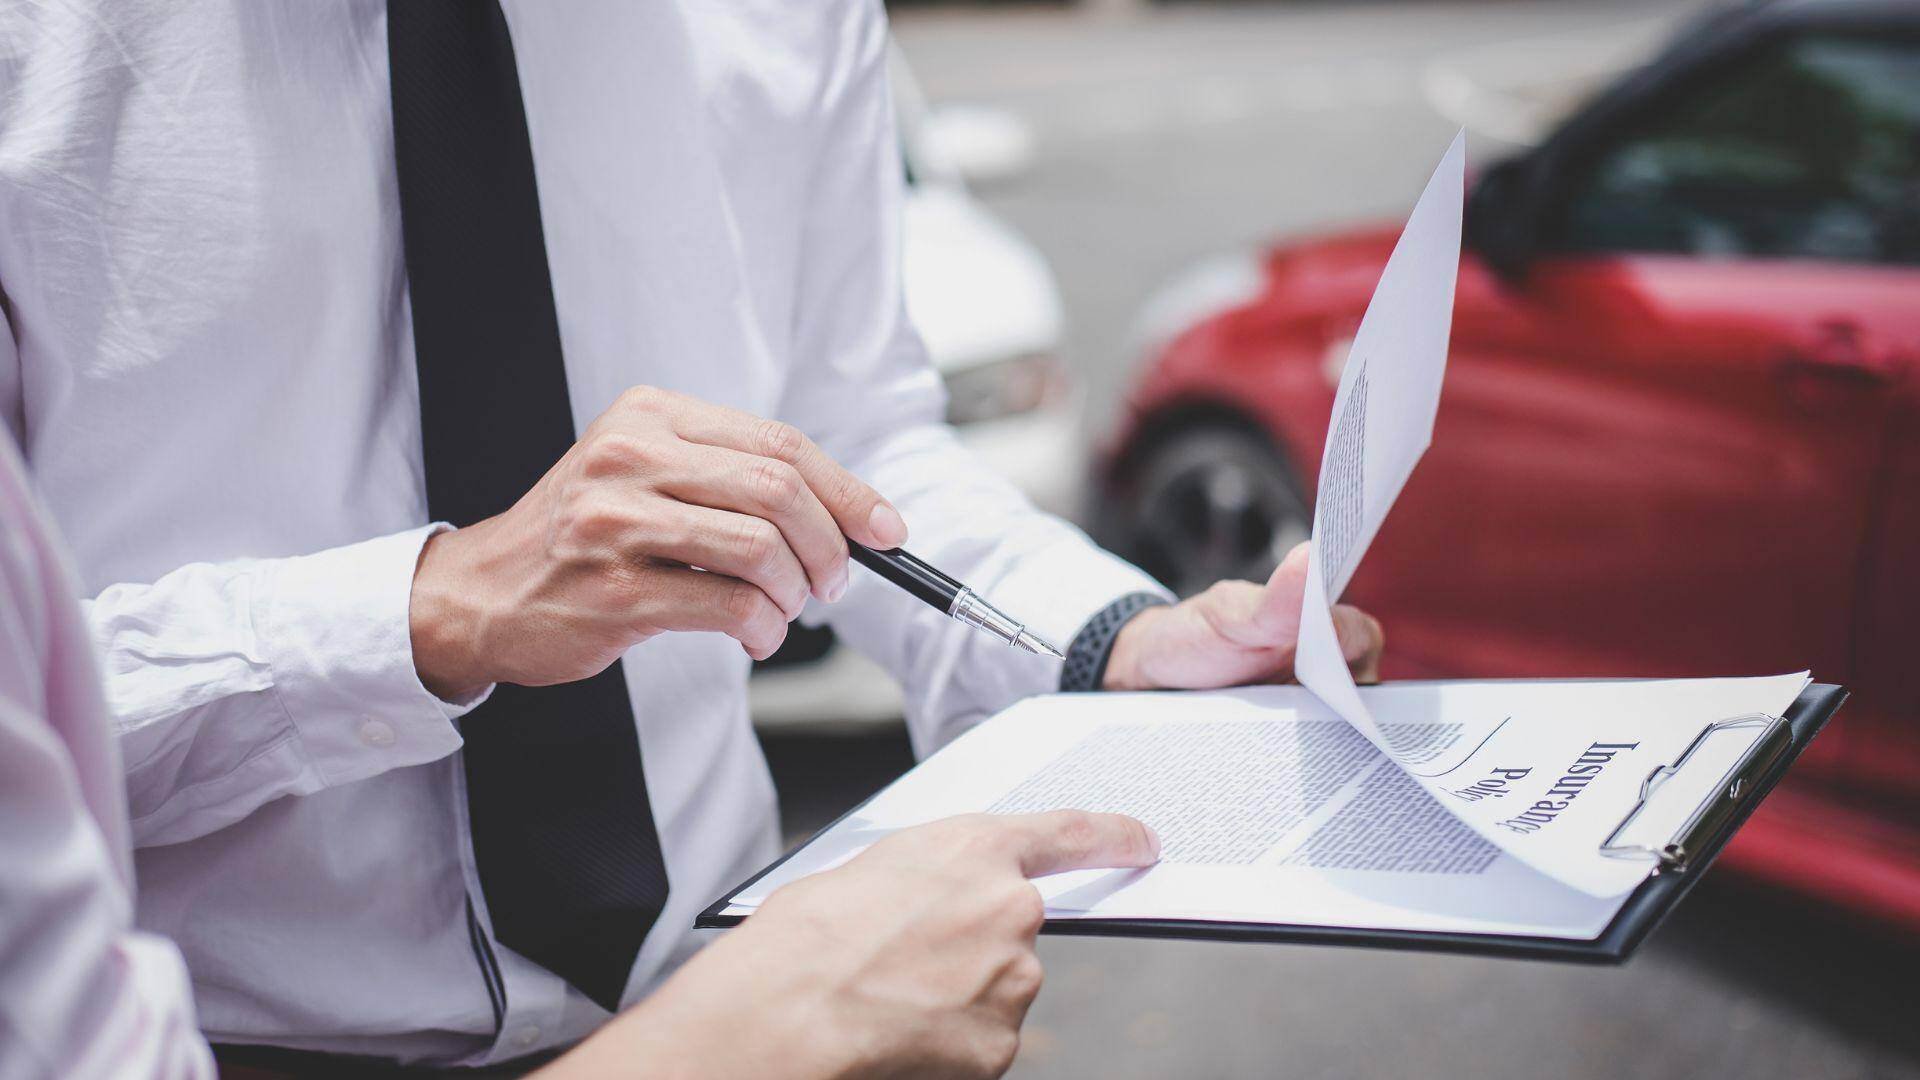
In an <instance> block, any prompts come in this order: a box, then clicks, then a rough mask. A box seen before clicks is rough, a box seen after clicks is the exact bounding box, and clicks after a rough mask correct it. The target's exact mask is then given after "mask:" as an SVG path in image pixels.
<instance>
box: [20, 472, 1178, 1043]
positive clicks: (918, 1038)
mask: <svg viewBox="0 0 1920 1080" xmlns="http://www.w3.org/2000/svg"><path fill="white" fill-rule="evenodd" d="M69 578H70V575H69V574H68V573H67V572H66V570H65V567H64V560H63V559H62V557H61V555H60V554H59V552H58V549H57V545H56V544H55V543H54V540H53V538H52V530H51V528H50V527H49V526H48V524H47V523H46V521H45V519H44V517H43V515H42V514H41V513H40V511H39V509H38V507H36V506H35V505H34V501H33V499H32V497H31V496H30V495H29V493H28V489H27V481H26V476H25V474H24V473H23V472H22V470H21V464H20V460H19V457H18V455H17V453H16V452H15V450H14V447H13V442H12V440H11V439H5V438H0V820H4V821H6V822H7V823H8V827H7V828H6V829H5V830H4V831H0V1078H6V1080H12V1078H14V1077H41V1076H48V1077H52V1076H60V1077H69V1078H74V1080H87V1078H91V1077H96V1076H98V1077H105V1076H115V1077H132V1078H146V1077H152V1078H156V1080H158V1078H169V1077H182V1078H185V1077H202V1076H211V1075H212V1071H213V1061H212V1059H211V1057H210V1056H209V1055H208V1053H207V1045H206V1042H205V1041H204V1040H203V1039H201V1037H200V1033H199V1032H198V1031H196V1030H194V1022H193V1002H192V1000H191V999H190V998H189V996H188V993H189V991H188V987H187V979H186V970H185V968H183V967H182V965H181V963H180V954H179V953H178V952H177V951H176V950H175V949H174V948H173V947H172V945H171V944H169V943H168V942H167V941H166V940H165V939H163V938H159V937H156V936H154V935H152V934H146V933H141V932H139V931H136V930H134V929H132V927H131V925H130V920H131V916H132V907H133V904H132V897H131V891H132V889H131V882H130V876H131V873H132V866H131V858H130V856H129V850H128V839H127V817H126V809H125V807H126V800H125V797H124V795H123V794H122V792H121V789H120V763H119V755H118V754H117V753H116V752H115V748H114V744H113V727H112V722H111V719H110V718H109V717H108V715H107V711H106V703H105V701H104V700H103V699H102V697H101V694H100V680H99V674H98V671H97V670H96V668H95V666H94V663H93V656H92V652H91V648H90V646H89V644H88V642H87V637H86V631H85V629H84V625H83V623H82V620H81V615H80V610H79V607H78V605H76V604H75V602H74V599H73V594H72V588H73V586H72V582H71V581H70V580H69ZM1155 847H1156V844H1155V838H1154V837H1153V835H1152V834H1151V833H1150V832H1148V831H1147V830H1146V829H1144V828H1142V827H1141V826H1140V825H1139V823H1137V822H1133V821H1130V820H1128V819H1125V818H1121V817H1117V816H1115V815H1112V814H1087V813H1081V812H1078V811H1060V812H1058V813H1054V814H1044V815H1028V816H1019V815H1015V816H1008V817H1000V818H986V817H974V818H970V819H959V818H956V819H953V820H951V821H947V822H940V823H938V824H935V825H930V826H925V827H922V828H920V829H916V830H910V831H908V832H904V833H901V834H900V835H898V836H894V837H889V838H888V839H887V840H885V841H883V842H882V843H880V844H877V845H875V846H874V847H873V848H871V849H870V850H868V851H867V852H865V853H863V854H862V855H860V856H859V857H857V858H855V859H853V860H852V861H850V862H849V863H848V864H847V865H846V866H844V867H841V868H840V869H837V870H834V871H831V872H829V873H827V874H823V875H821V876H819V877H818V878H815V879H813V880H812V881H809V882H805V883H800V884H796V885H794V886H792V887H789V888H786V889H782V890H780V891H779V892H777V893H775V894H774V895H773V896H772V897H769V898H768V903H767V907H766V909H765V910H764V911H763V912H761V913H760V914H759V915H757V916H755V917H754V919H753V921H752V924H751V925H750V926H749V927H747V928H745V929H743V930H741V931H740V932H738V933H735V934H732V935H729V936H728V937H727V939H726V940H725V943H724V944H723V945H722V946H720V947H718V948H714V949H710V950H708V951H707V952H706V953H704V954H703V955H701V956H700V957H697V958H696V959H695V960H694V961H693V962H691V963H689V964H687V965H686V966H685V967H683V968H681V969H680V970H679V971H678V972H677V973H675V975H674V976H673V978H671V979H669V980H668V981H667V983H666V985H665V986H664V987H662V988H661V989H660V990H659V991H658V992H656V993H654V994H653V995H652V996H650V997H648V998H647V999H646V1000H645V1001H644V1002H642V1003H640V1004H639V1005H637V1006H635V1007H634V1008H632V1009H629V1010H627V1011H626V1012H624V1013H622V1014H621V1015H620V1016H619V1017H617V1018H615V1019H614V1020H613V1021H612V1022H611V1023H609V1024H608V1025H606V1026H605V1027H603V1028H602V1029H601V1030H600V1031H599V1033H597V1034H596V1035H594V1036H593V1037H592V1038H590V1039H588V1040H587V1042H586V1044H585V1045H583V1046H581V1047H580V1048H578V1049H576V1050H574V1051H573V1052H571V1053H569V1054H568V1055H566V1056H565V1057H563V1058H561V1059H560V1060H559V1061H557V1062H555V1063H554V1064H553V1066H552V1067H551V1069H550V1070H549V1072H550V1074H551V1075H552V1076H553V1077H555V1078H556V1080H558V1078H561V1077H567V1076H582V1077H588V1076H591V1077H614V1076H633V1075H641V1074H644V1075H649V1076H663V1075H668V1074H676V1075H686V1076H766V1075H772V1074H774V1073H779V1074H781V1075H785V1076H807V1077H831V1076H848V1075H859V1074H881V1075H898V1074H902V1073H924V1072H929V1071H931V1072H939V1073H942V1074H951V1075H961V1076H991V1075H997V1074H999V1073H1000V1072H1001V1071H1003V1070H1004V1069H1005V1068H1006V1066H1007V1064H1008V1062H1010V1061H1011V1060H1012V1056H1013V1048H1014V1047H1015V1046H1016V1045H1017V1044H1018V1031H1019V1027H1020V1021H1021V1018H1022V1017H1024V1016H1025V1014H1026V1010H1027V1006H1028V1005H1029V1004H1030V1003H1031V1002H1032V1000H1033V995H1034V992H1035V991H1037V990H1038V989H1039V985H1040V980H1039V961H1038V960H1036V959H1035V958H1034V956H1033V936H1034V931H1035V929H1036V928H1037V927H1038V925H1039V915H1040V903H1039V895H1038V894H1037V893H1036V892H1035V891H1034V890H1033V888H1032V887H1031V886H1029V885H1027V884H1026V883H1025V880H1024V875H1026V874H1042V873H1047V872H1050V871H1053V870H1061V869H1066V868H1068V867H1070V866H1089V865H1103V866H1104V865H1114V866H1131V865H1145V864H1147V863H1149V862H1151V861H1152V859H1153V854H1154V850H1155ZM877 986H886V987H889V988H891V989H893V990H894V991H895V992H894V993H892V994H890V995H885V996H883V995H877V994H875V993H873V992H872V990H873V988H875V987H877Z"/></svg>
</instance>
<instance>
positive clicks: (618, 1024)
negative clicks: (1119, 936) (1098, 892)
mask: <svg viewBox="0 0 1920 1080" xmlns="http://www.w3.org/2000/svg"><path fill="white" fill-rule="evenodd" d="M1159 854H1160V842H1159V839H1158V838H1157V837H1155V836H1154V835H1153V832H1152V830H1150V829H1148V828H1147V827H1146V826H1145V825H1143V824H1141V823H1140V822H1138V821H1135V820H1134V819H1132V818H1127V817H1120V816H1118V815H1115V814H1092V813H1086V812H1083V811H1078V810H1061V811H1055V812H1053V813H1049V814H1027V815H1009V816H1000V817H993V816H988V815H983V814H975V815H969V816H966V817H958V818H950V819H948V820H946V821H939V822H935V823H933V824H931V825H923V826H921V827H919V828H917V829H909V830H906V831H903V832H900V833H896V834H894V835H893V836H890V837H888V838H887V839H885V840H882V841H880V842H879V843H877V844H875V845H874V846H873V847H872V848H870V849H869V850H867V851H866V852H865V853H863V854H861V855H860V856H859V857H858V858H855V859H853V860H852V861H850V862H848V863H847V864H846V865H845V866H843V867H840V868H839V869H837V870H831V871H828V872H826V873H823V874H817V875H815V876H813V877H809V878H805V879H803V880H801V881H797V882H795V883H793V884H791V885H788V886H787V887H785V888H783V889H781V890H780V891H778V892H776V893H774V894H773V895H772V896H770V897H768V898H767V901H766V903H764V904H763V905H761V908H760V911H759V912H758V913H757V914H755V915H754V916H753V917H751V918H749V919H748V920H747V922H746V924H745V925H744V926H742V927H741V928H740V929H738V930H735V931H734V932H732V933H731V934H728V935H727V936H726V937H723V938H721V939H720V940H719V941H718V942H716V943H715V944H713V945H712V946H711V947H709V948H708V949H706V950H705V951H704V952H702V953H701V954H700V955H699V956H697V957H695V958H694V959H693V960H692V961H690V962H689V963H688V964H687V966H686V967H685V968H683V969H681V971H680V972H679V973H678V974H676V975H675V976H674V977H673V978H672V979H671V980H669V981H668V982H667V984H666V985H665V986H664V987H662V988H661V989H660V991H659V992H658V993H656V994H655V995H654V996H653V997H651V998H649V999H647V1000H646V1001H644V1002H641V1003H640V1004H639V1005H637V1006H635V1007H634V1008H633V1009H631V1010H630V1011H628V1012H626V1013H624V1014H622V1015H621V1016H620V1017H619V1018H618V1019H616V1020H614V1021H613V1022H612V1023H610V1024H608V1025H607V1026H606V1027H605V1028H603V1029H602V1030H601V1031H600V1032H599V1033H598V1034H596V1035H595V1036H594V1037H593V1038H591V1039H589V1040H587V1042H586V1043H585V1044H584V1045H582V1046H581V1047H580V1048H579V1049H578V1050H576V1051H575V1052H574V1053H573V1054H570V1055H568V1056H567V1057H565V1058H563V1059H561V1060H560V1061H558V1062H556V1063H555V1064H554V1067H553V1070H552V1075H554V1076H556V1077H559V1076H565V1075H571V1074H575V1073H577V1074H578V1075H581V1076H613V1075H646V1076H702V1077H709V1076H712V1077H733V1076H742V1077H746V1076H756V1077H757V1076H792V1077H809V1078H815V1077H844V1076H913V1077H992V1076H998V1075H1000V1074H1001V1073H1002V1072H1005V1071H1006V1069H1007V1066H1008V1065H1010V1064H1012V1062H1013V1056H1014V1052H1015V1051H1016V1050H1017V1049H1018V1048H1019V1045H1020V1024H1021V1022H1022V1021H1023V1020H1024V1019H1025V1018H1026V1015H1027V1007H1028V1006H1029V1005H1031V1004H1032V1003H1033V999H1034V995H1036V994H1037V993H1039V991H1040V980H1041V970H1040V961H1039V958H1038V957H1036V956H1035V955H1034V951H1033V941H1034V934H1035V933H1036V932H1037V931H1038V930H1039V928H1040V922H1041V919H1042V916H1043V913H1044V908H1043V905H1042V903H1041V900H1040V894H1039V892H1038V890H1036V889H1035V888H1034V887H1033V886H1032V885H1031V884H1029V883H1028V881H1027V879H1028V878H1030V877H1038V876H1040V875H1043V874H1051V873H1056V872H1058V871H1062V870H1074V869H1082V868H1089V867H1135V866H1149V865H1151V864H1152V863H1154V862H1155V861H1156V860H1157V859H1158V858H1159Z"/></svg>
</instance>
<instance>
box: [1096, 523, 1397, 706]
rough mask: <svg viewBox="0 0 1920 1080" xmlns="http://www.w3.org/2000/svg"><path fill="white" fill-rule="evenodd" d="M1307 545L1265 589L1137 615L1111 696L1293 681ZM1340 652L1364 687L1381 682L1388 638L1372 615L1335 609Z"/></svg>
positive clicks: (1217, 588)
mask: <svg viewBox="0 0 1920 1080" xmlns="http://www.w3.org/2000/svg"><path fill="white" fill-rule="evenodd" d="M1306 581H1307V545H1305V544H1301V545H1300V546H1298V547H1296V548H1294V549H1293V550H1292V551H1290V552H1288V553H1287V557H1286V559H1284V560H1282V562H1281V563H1280V565H1279V567H1278V568H1276V569H1275V570H1274V572H1273V576H1272V577H1270V578H1268V579H1267V583H1266V584H1265V585H1255V584H1254V583H1253V582H1251V581H1222V582H1220V583H1219V584H1217V585H1214V586H1213V587H1212V588H1210V589H1208V590H1207V591H1206V592H1203V593H1201V594H1200V595H1199V596H1195V597H1193V598H1191V599H1189V600H1186V601H1183V602H1182V603H1180V604H1177V605H1175V606H1173V607H1161V608H1150V609H1148V610H1146V611H1143V612H1141V613H1140V614H1139V615H1136V616H1134V618H1133V620H1132V621H1131V622H1129V623H1127V625H1126V626H1125V627H1124V628H1122V629H1121V631H1120V636H1119V637H1118V638H1116V639H1114V643H1113V653H1112V656H1111V658H1110V659H1109V660H1108V661H1107V674H1106V680H1105V686H1106V689H1109V690H1173V689H1180V690H1202V689H1211V688H1213V687H1218V686H1244V685H1246V684H1249V683H1270V682H1286V681H1287V680H1289V679H1291V678H1293V651H1294V646H1295V645H1296V644H1298V642H1299V639H1300V597H1301V594H1302V592H1303V591H1304V590H1305V588H1306ZM1333 628H1334V631H1335V632H1336V633H1337V634H1338V635H1339V637H1340V650H1341V652H1343V653H1345V654H1346V658H1347V663H1349V664H1350V665H1352V667H1353V674H1354V678H1355V679H1357V680H1359V681H1360V682H1378V681H1379V679H1380V652H1381V649H1382V647H1383V645H1384V642H1385V639H1384V637H1383V636H1382V634H1381V632H1380V623H1379V621H1378V620H1377V619H1375V618H1374V617H1373V616H1371V615H1368V614H1367V613H1365V612H1363V611H1361V610H1359V609H1358V608H1353V607H1348V606H1347V605H1345V604H1335V605H1334V607H1333Z"/></svg>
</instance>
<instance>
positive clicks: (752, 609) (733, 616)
mask: <svg viewBox="0 0 1920 1080" xmlns="http://www.w3.org/2000/svg"><path fill="white" fill-rule="evenodd" d="M766 602H767V598H766V595H765V594H764V593H762V592H761V591H760V590H759V589H757V588H755V587H753V586H752V585H749V584H747V583H746V582H744V581H740V582H735V583H734V584H732V585H730V586H728V587H727V595H726V600H725V603H726V611H727V620H728V622H729V623H730V624H731V625H733V626H734V627H746V626H750V625H752V623H753V621H754V620H755V619H756V618H758V617H759V615H760V609H761V607H762V605H764V604H766Z"/></svg>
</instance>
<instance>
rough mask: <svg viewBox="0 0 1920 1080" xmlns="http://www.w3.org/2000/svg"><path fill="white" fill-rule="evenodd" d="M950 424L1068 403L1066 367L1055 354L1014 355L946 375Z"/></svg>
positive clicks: (996, 418)
mask: <svg viewBox="0 0 1920 1080" xmlns="http://www.w3.org/2000/svg"><path fill="white" fill-rule="evenodd" d="M945 375H946V381H947V422H948V423H950V424H956V425H958V424H978V423H982V422H984V421H988V420H998V419H1001V418H1003V417H1008V416H1018V415H1020V414H1021V413H1029V412H1033V411H1035V410H1037V409H1042V408H1045V407H1046V406H1048V405H1052V404H1054V403H1055V402H1058V401H1062V400H1065V398H1066V397H1067V393H1068V389H1069V381H1068V377H1067V368H1066V365H1065V364H1063V363H1061V362H1060V358H1059V357H1058V356H1055V355H1054V354H1053V353H1047V352H1036V353H1023V354H1022V355H1019V356H1011V357H1008V358H1007V359H1005V360H995V361H993V362H991V363H987V364H978V365H975V366H974V367H970V368H963V369H961V370H959V371H949V372H946V373H945Z"/></svg>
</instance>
